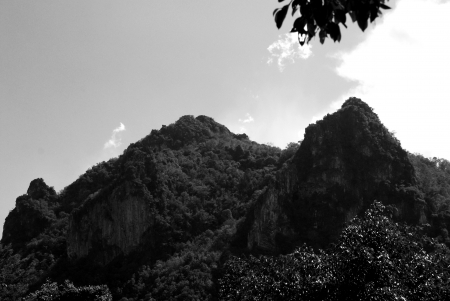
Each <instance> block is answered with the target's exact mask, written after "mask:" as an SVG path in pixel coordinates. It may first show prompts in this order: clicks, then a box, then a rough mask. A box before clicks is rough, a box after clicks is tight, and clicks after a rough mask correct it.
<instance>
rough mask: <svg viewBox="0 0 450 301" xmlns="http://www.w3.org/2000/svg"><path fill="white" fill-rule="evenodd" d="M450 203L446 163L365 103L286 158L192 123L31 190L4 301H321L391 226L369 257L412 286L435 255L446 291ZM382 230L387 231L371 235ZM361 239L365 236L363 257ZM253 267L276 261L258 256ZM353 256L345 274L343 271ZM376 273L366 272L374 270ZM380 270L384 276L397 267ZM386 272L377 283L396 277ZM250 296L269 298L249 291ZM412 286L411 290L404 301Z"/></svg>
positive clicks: (312, 133) (5, 251) (22, 209)
mask: <svg viewBox="0 0 450 301" xmlns="http://www.w3.org/2000/svg"><path fill="white" fill-rule="evenodd" d="M360 162H362V163H360ZM375 199H377V200H378V201H380V202H382V203H384V204H385V206H386V207H384V206H383V205H381V203H377V204H378V205H375V207H372V209H371V210H372V211H371V212H373V214H372V217H367V215H366V218H365V219H363V220H359V219H356V220H354V219H353V218H355V217H358V216H359V217H361V218H362V217H363V216H364V212H365V211H366V209H367V208H369V207H370V206H372V204H373V202H374V200H375ZM449 206H450V163H449V162H448V161H447V160H444V159H437V158H432V159H429V158H424V157H423V156H421V155H418V154H409V153H407V152H406V151H404V150H403V149H402V148H401V146H400V143H399V141H398V140H397V139H396V138H395V137H394V136H393V135H392V133H390V132H389V131H387V129H386V128H385V127H384V126H383V125H382V124H381V122H380V121H379V119H378V117H377V116H376V114H375V113H373V112H372V109H371V108H370V107H368V106H367V104H365V103H363V102H362V101H360V100H358V99H355V98H352V99H350V100H348V101H347V102H346V103H345V104H344V106H343V107H342V109H341V110H339V111H338V112H336V113H335V114H332V115H329V116H326V117H325V118H324V120H323V121H319V122H318V123H317V124H315V125H310V127H308V129H307V131H306V135H305V139H304V142H303V143H291V144H289V145H288V146H287V147H286V148H285V149H283V150H281V149H279V148H276V147H272V146H269V145H264V144H258V143H256V142H254V141H251V140H250V139H249V137H247V136H246V135H245V134H233V133H231V132H230V131H229V130H228V129H227V128H226V127H225V126H223V125H221V124H219V123H217V122H215V121H214V120H213V119H211V118H209V117H206V116H198V117H196V118H194V117H193V116H183V117H181V118H180V119H179V120H178V121H177V122H175V123H173V124H171V125H169V126H163V127H162V128H161V129H160V130H153V131H152V132H151V133H150V134H149V135H148V136H147V137H145V138H143V139H141V140H140V141H138V142H136V143H133V144H131V145H130V146H129V147H128V148H127V149H126V150H125V151H124V153H123V154H122V155H120V156H119V157H118V158H113V159H111V160H109V161H107V162H101V163H99V164H97V165H95V166H93V167H92V168H90V169H89V170H87V171H86V172H85V173H84V174H82V175H80V177H79V178H78V179H77V180H76V181H74V182H73V183H72V184H70V185H69V186H67V187H66V188H64V189H63V190H62V191H59V192H55V190H54V189H53V188H52V187H50V186H48V185H47V184H46V183H45V181H44V180H43V179H35V180H33V181H31V183H30V186H29V188H28V190H27V193H26V194H24V195H22V196H19V197H18V198H17V200H16V207H15V208H14V209H13V210H12V211H11V212H10V213H9V215H8V217H7V219H6V221H5V225H4V229H3V238H2V241H1V245H0V282H1V286H0V299H1V300H20V298H25V300H69V299H68V298H74V299H73V300H76V298H81V296H83V298H84V299H85V300H89V298H91V300H110V299H111V298H113V299H114V300H218V299H230V300H235V299H233V298H235V297H236V298H238V297H239V296H238V295H233V294H235V293H236V292H237V290H240V291H242V292H243V294H247V295H245V296H247V297H246V298H247V299H248V300H251V299H252V298H250V297H249V296H253V295H254V294H255V296H256V295H257V294H263V293H264V292H266V289H268V290H269V291H270V293H271V294H273V298H275V299H276V298H281V297H282V296H283V295H282V294H281V295H280V290H281V292H283V291H284V290H286V294H287V293H289V294H290V295H289V296H290V298H291V299H292V300H295V299H296V297H298V295H295V294H296V292H297V293H298V292H299V287H300V286H302V285H306V284H305V283H307V285H310V286H311V287H314V289H313V291H308V292H305V291H304V293H305V294H306V295H305V296H309V297H308V298H309V299H307V300H323V298H322V299H321V297H320V296H324V294H325V292H326V291H327V289H331V287H332V288H333V289H334V291H335V293H336V296H338V295H339V294H341V293H342V289H343V288H344V287H345V285H347V284H348V283H349V282H348V281H347V280H348V279H347V278H340V277H341V276H342V275H344V274H342V273H344V272H343V271H347V270H348V269H351V268H352V266H354V265H358V264H360V261H352V260H354V259H355V258H356V257H358V256H363V257H364V256H366V255H367V254H368V253H367V254H366V253H364V254H366V255H364V254H363V255H361V254H362V253H360V252H363V251H362V250H365V249H364V248H366V247H367V248H372V249H374V250H375V249H376V248H375V247H374V246H372V245H370V241H371V240H373V239H374V238H373V237H376V239H381V238H380V237H381V236H380V235H381V234H380V233H381V232H380V233H378V232H377V231H385V230H386V229H388V230H386V231H389V232H388V233H387V234H386V235H387V236H386V235H385V236H384V238H383V239H386V238H389V239H388V241H386V240H383V241H380V242H377V243H379V244H381V247H380V248H381V249H376V251H377V252H379V254H378V253H376V254H375V253H373V252H372V251H373V250H372V251H370V252H372V253H373V254H372V253H371V254H372V255H370V256H375V257H376V256H379V255H380V254H382V256H385V255H383V254H388V255H389V256H394V257H395V256H397V257H396V258H398V261H396V262H395V265H393V266H392V268H393V269H395V268H397V267H398V269H399V271H408V272H411V273H413V274H414V273H419V272H417V270H416V267H414V268H409V269H408V268H407V267H405V266H404V264H406V263H407V262H408V261H410V260H411V256H413V257H414V255H413V253H414V252H425V253H420V256H421V257H420V258H416V259H417V261H416V263H417V265H422V263H424V264H425V262H426V261H427V260H428V261H429V262H432V263H430V265H431V266H432V268H433V269H435V271H436V273H435V274H434V275H432V276H430V275H428V274H427V275H428V276H426V275H425V276H423V277H425V278H426V277H428V278H426V279H429V281H434V282H433V283H434V284H433V285H435V286H434V287H436V285H437V284H436V283H438V282H439V281H440V282H439V283H441V284H442V285H441V284H439V285H438V287H442V289H443V291H442V294H444V293H445V294H447V292H448V290H447V286H446V285H447V283H448V274H447V272H446V271H447V270H446V269H448V263H447V262H448V261H447V259H448V258H447V256H448V248H447V246H450V238H449V237H448V230H449V229H450V207H449ZM377 208H378V209H377ZM379 222H380V223H382V224H383V225H384V224H385V225H387V226H386V227H387V228H386V229H380V228H376V227H375V226H374V224H373V223H379ZM405 222H406V223H407V224H408V225H403V223H405ZM373 227H375V228H373ZM342 231H343V232H342ZM355 231H356V232H355ZM371 231H372V232H371ZM373 231H375V232H376V233H374V232H373ZM377 233H378V234H377ZM383 233H384V232H383ZM369 234H370V235H374V236H370V237H369V236H368V235H369ZM410 234H411V236H408V235H410ZM424 235H425V236H424ZM366 236H367V240H365V238H364V237H366ZM354 237H363V238H361V239H362V240H361V241H360V242H358V243H359V245H358V246H356V245H354V244H353V243H357V242H353V238H354ZM396 241H398V242H396ZM305 243H306V244H307V246H308V247H307V248H306V247H302V248H303V249H297V248H298V247H300V246H304V244H305ZM329 243H332V244H331V245H330V244H329ZM367 243H369V245H370V246H367V245H366V244H367ZM441 243H442V244H441ZM359 246H363V247H364V248H362V247H361V248H362V249H361V248H360V247H359ZM311 247H313V248H311ZM305 248H306V249H305ZM383 248H384V249H383ZM319 249H326V250H327V251H326V255H320V254H325V253H320V252H325V251H319ZM402 249H404V250H409V251H408V252H409V253H405V254H403V253H401V250H402ZM296 250H297V251H296ZM299 250H300V251H299ZM301 250H303V251H301ZM305 250H306V251H305ZM346 250H347V251H348V252H347V251H346ZM349 252H350V253H349ZM352 252H353V253H352ZM370 252H369V253H370ZM380 252H381V253H380ZM383 252H384V253H383ZM258 254H264V255H266V256H269V257H261V258H260V259H257V258H254V257H248V256H251V255H254V256H257V255H258ZM283 254H284V255H283ZM286 254H291V255H286ZM296 254H297V255H296ZM298 254H300V255H298ZM352 254H353V255H352ZM439 254H440V255H439ZM285 255H286V256H287V257H285ZM272 256H281V257H272ZM348 256H350V257H348ZM355 256H356V257H355ZM367 256H368V257H367V258H369V259H370V258H372V257H370V256H369V255H367ZM380 256H381V255H380ZM408 256H410V257H408ZM427 256H428V257H427ZM343 258H346V260H347V259H348V265H347V266H341V265H339V264H337V261H336V260H338V261H340V260H341V259H343ZM358 258H359V257H358ZM364 258H366V257H364ZM367 258H366V259H367ZM377 258H378V257H377ZM366 259H364V260H366ZM321 260H324V262H327V264H324V263H320V262H321ZM428 261H427V262H428ZM364 262H365V261H364ZM372 263H373V262H372V261H370V262H369V263H367V268H368V270H370V269H377V268H376V267H374V266H373V265H372ZM308 264H309V265H311V266H308ZM380 264H382V265H379V266H378V269H381V268H382V269H384V268H383V267H384V266H383V265H388V264H389V260H387V259H386V260H384V261H382V262H381V263H380ZM241 265H242V266H241ZM287 265H290V267H289V268H287ZM318 267H320V268H318ZM341 268H342V269H341ZM280 269H281V270H280ZM315 269H317V272H316V274H314V275H312V276H311V277H313V278H301V277H304V275H303V276H301V277H300V276H299V277H300V278H299V279H303V280H302V281H303V282H301V283H300V282H295V281H293V280H292V279H293V278H292V279H291V278H289V279H290V280H289V281H287V282H285V283H281V282H280V281H281V280H280V279H284V278H283V277H297V276H298V273H300V271H304V273H306V272H308V271H309V270H315ZM411 269H412V270H411ZM252 271H253V272H252ZM287 271H290V272H289V273H291V274H289V275H290V276H286V275H287V274H286V273H287ZM327 271H329V272H327ZM375 272H376V273H378V274H376V273H375ZM375 272H374V273H375V274H376V275H377V276H376V277H378V278H377V279H378V280H376V281H375V280H373V281H375V282H374V283H375V284H376V285H384V286H386V287H387V283H389V281H390V280H389V279H391V280H392V279H394V280H395V279H397V278H395V277H400V276H398V275H399V274H398V273H397V274H389V273H387V274H382V273H381V270H376V271H375ZM302 273H303V272H302ZM367 273H369V272H367ZM380 273H381V274H380ZM413 274H411V275H413ZM419 274H420V273H419ZM419 274H417V275H416V274H414V275H415V276H414V277H416V276H417V277H419V276H420V275H422V274H420V275H419ZM295 275H297V276H295ZM391 276H392V277H394V278H389V277H391ZM438 276H439V277H440V278H439V279H440V280H436V279H438V278H436V277H438ZM252 277H253V278H252ZM255 277H256V278H255ZM273 277H275V278H276V279H278V280H276V281H275V280H273V279H275V278H273ZM277 277H278V278H277ZM280 277H281V278H280ZM314 277H315V278H314ZM355 277H356V276H355ZM357 277H360V275H359V274H358V275H357ZM367 277H369V276H367ZM386 277H387V278H386ZM419 278H420V277H419ZM425 278H424V279H425ZM444 278H445V279H444ZM264 279H265V280H264ZM346 279H347V280H346ZM380 279H381V280H380ZM398 279H400V278H398ZM269 280H270V281H269ZM272 280H273V281H272ZM291 280H292V281H291ZM400 280H401V281H406V280H405V279H403V278H401V279H400ZM400 280H399V281H400ZM277 281H278V282H277ZM367 281H369V280H367ZM370 281H372V280H370ZM370 281H369V282H370ZM377 281H378V282H377ZM395 281H397V280H395ZM401 281H400V282H401ZM424 281H425V280H424ZM427 281H428V280H427ZM269 282H271V283H279V285H281V286H280V287H275V286H269V287H266V286H267V285H269V284H268V283H269ZM369 282H367V283H369ZM56 283H58V284H59V286H58V285H57V284H56ZM253 283H255V284H258V285H259V287H258V288H249V285H250V284H253ZM286 283H287V284H286ZM319 283H321V284H320V285H319ZM324 283H325V284H326V285H325V284H324ZM367 283H366V282H364V281H363V284H361V283H357V284H355V283H353V284H352V285H353V286H354V287H353V288H354V289H355V290H357V289H359V288H360V287H361V285H362V286H364V285H366V284H367ZM402 283H403V282H402ZM424 283H425V282H424ZM375 284H374V285H375ZM416 284H417V285H419V284H418V283H415V282H414V283H408V284H404V285H403V284H402V285H403V286H401V287H400V286H399V287H397V289H398V290H397V291H398V294H397V295H395V296H397V297H398V296H403V295H404V292H407V291H408V289H409V288H410V287H414V286H416ZM105 285H106V286H105ZM283 285H289V288H287V287H284V286H283ZM324 285H325V286H324ZM329 285H331V286H329ZM420 285H422V284H420ZM306 288H308V286H305V289H306ZM315 291H317V295H314V292H315ZM364 292H365V294H366V295H364V296H366V297H367V296H370V292H371V291H370V290H364ZM423 292H425V293H427V292H428V290H426V289H423ZM302 294H303V293H302ZM367 294H369V295H367ZM402 294H403V295H402ZM427 294H428V293H427ZM50 295H52V296H53V297H49V296H50ZM111 296H112V297H111ZM261 296H263V295H261ZM271 296H272V295H271ZM286 296H287V295H286ZM312 296H316V297H314V298H316V299H314V298H313V297H312ZM380 296H382V295H380ZM383 296H384V295H383ZM386 296H388V295H386ZM389 296H391V295H389ZM392 296H394V295H392ZM405 296H406V295H405ZM429 296H430V298H429V300H434V299H432V298H435V297H436V296H437V297H436V298H438V297H440V296H443V295H439V292H438V294H437V295H436V294H431V293H430V294H429ZM241 297H242V296H241ZM241 297H239V298H241ZM45 298H47V299H45ZM52 298H53V299H52ZM64 298H65V299H64ZM336 298H337V297H336ZM427 298H428V297H427ZM242 300H246V299H245V298H244V299H242ZM392 300H394V299H392ZM408 300H409V299H408ZM422 300H426V299H422ZM427 300H428V299H427ZM436 300H437V299H436Z"/></svg>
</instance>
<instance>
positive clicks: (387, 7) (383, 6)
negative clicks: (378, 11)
mask: <svg viewBox="0 0 450 301" xmlns="http://www.w3.org/2000/svg"><path fill="white" fill-rule="evenodd" d="M380 7H381V8H382V9H391V8H390V7H389V6H387V5H386V4H383V3H380Z"/></svg>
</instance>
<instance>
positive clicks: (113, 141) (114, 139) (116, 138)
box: [104, 122, 125, 149]
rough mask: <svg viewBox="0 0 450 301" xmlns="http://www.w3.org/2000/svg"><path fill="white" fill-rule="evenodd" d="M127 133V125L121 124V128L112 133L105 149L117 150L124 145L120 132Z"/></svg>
mask: <svg viewBox="0 0 450 301" xmlns="http://www.w3.org/2000/svg"><path fill="white" fill-rule="evenodd" d="M123 131H125V125H124V124H123V123H122V122H121V123H120V126H119V127H117V128H115V129H114V130H113V132H112V135H111V138H110V139H109V140H108V141H107V142H106V143H105V146H104V148H105V149H107V148H111V147H113V148H117V147H119V146H120V145H121V144H122V137H121V135H120V132H123Z"/></svg>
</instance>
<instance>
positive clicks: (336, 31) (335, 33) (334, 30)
mask: <svg viewBox="0 0 450 301" xmlns="http://www.w3.org/2000/svg"><path fill="white" fill-rule="evenodd" d="M327 32H328V34H329V35H330V37H331V38H332V39H333V41H335V42H336V41H338V42H339V41H340V40H341V29H340V28H339V25H338V24H336V23H328V25H327Z"/></svg>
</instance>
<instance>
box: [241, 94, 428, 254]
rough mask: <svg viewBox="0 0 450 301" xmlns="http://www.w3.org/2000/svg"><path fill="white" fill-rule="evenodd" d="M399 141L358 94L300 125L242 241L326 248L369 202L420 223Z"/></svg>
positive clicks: (280, 247)
mask: <svg viewBox="0 0 450 301" xmlns="http://www.w3.org/2000/svg"><path fill="white" fill-rule="evenodd" d="M415 184H416V179H415V175H414V168H413V166H412V165H411V163H410V161H409V159H408V156H407V152H406V151H405V150H403V149H402V148H401V146H400V143H399V141H398V140H397V139H396V138H395V137H394V136H393V135H392V134H391V133H390V132H389V131H388V130H387V129H386V128H385V127H384V126H383V125H382V124H381V122H380V120H379V118H378V116H377V115H376V114H375V113H374V112H373V110H372V109H371V108H370V107H369V106H368V105H367V104H366V103H364V102H362V101H361V100H359V99H357V98H350V99H349V100H347V101H346V102H345V103H344V104H343V105H342V108H341V109H340V110H338V111H337V112H336V113H334V114H332V115H327V116H326V117H325V118H324V119H323V120H321V121H318V122H317V123H316V124H311V125H310V126H308V128H307V129H306V131H305V138H304V140H303V142H302V144H301V146H300V148H299V150H298V152H297V153H296V155H295V157H294V158H293V160H292V162H291V163H290V164H289V166H286V167H285V168H284V169H283V170H281V171H280V172H279V173H278V175H277V180H276V181H275V183H273V185H272V186H271V187H270V188H269V189H268V190H267V191H266V193H265V194H264V195H262V197H261V199H260V200H259V202H258V204H257V208H256V210H255V213H254V223H253V225H252V227H251V230H250V232H249V235H248V246H249V248H251V249H255V248H256V249H260V250H261V251H266V252H276V251H286V250H289V249H292V247H293V246H295V245H298V244H300V243H308V244H311V245H314V246H316V247H319V246H320V247H325V246H326V245H327V244H329V243H330V242H333V241H334V240H335V239H336V238H337V237H338V235H339V234H340V232H341V230H342V228H343V225H344V224H345V223H347V222H349V221H350V220H351V219H352V218H353V217H354V216H355V215H357V214H359V213H361V212H362V211H364V210H365V209H367V208H368V206H369V205H370V204H371V203H372V202H373V201H374V200H378V201H381V202H383V203H384V204H387V205H393V208H395V210H394V212H393V213H394V215H395V218H396V219H398V220H401V221H406V222H408V223H415V224H417V223H425V222H426V221H427V219H426V214H425V213H426V211H427V208H426V206H425V202H424V200H423V199H422V196H421V193H420V192H419V191H418V189H417V187H416V186H415Z"/></svg>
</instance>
